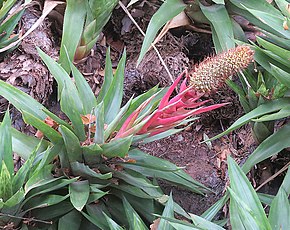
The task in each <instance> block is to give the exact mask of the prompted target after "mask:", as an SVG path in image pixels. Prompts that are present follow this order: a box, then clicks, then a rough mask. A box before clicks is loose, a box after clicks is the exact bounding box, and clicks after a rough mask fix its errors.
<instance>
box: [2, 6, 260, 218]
mask: <svg viewBox="0 0 290 230" xmlns="http://www.w3.org/2000/svg"><path fill="white" fill-rule="evenodd" d="M141 2H142V3H140V4H139V5H137V6H136V7H135V8H134V9H131V13H132V15H133V16H134V17H135V19H136V21H137V23H138V24H139V25H140V26H141V28H142V29H143V30H146V27H147V25H148V22H149V20H150V18H151V16H152V15H153V13H154V12H155V11H156V9H157V8H158V5H156V4H155V2H154V1H151V2H152V3H147V1H144V2H145V3H144V2H143V1H141ZM37 12H39V11H37V10H28V11H26V13H25V16H24V18H23V19H22V23H23V28H24V30H25V29H28V28H29V26H30V23H33V21H35V20H36V19H37V18H38V17H39V15H38V13H37ZM56 27H57V25H55V24H54V23H52V22H51V21H49V20H46V21H45V23H44V24H43V25H42V26H41V27H39V28H38V29H37V30H35V31H34V32H33V34H31V35H30V37H28V38H27V39H25V40H24V41H23V42H22V43H21V45H20V46H19V47H18V48H17V49H16V50H15V51H13V52H12V53H10V54H9V55H8V56H6V57H5V59H4V60H2V61H1V63H0V79H2V80H5V81H7V82H9V83H11V84H12V85H15V86H17V87H18V88H19V89H21V90H23V91H24V92H26V93H29V94H30V95H32V96H33V97H34V98H36V99H37V100H38V101H40V102H41V103H43V104H45V105H46V106H48V107H50V108H52V110H54V111H57V110H58V107H57V103H56V101H55V93H56V85H55V83H54V82H53V80H52V77H51V76H50V74H49V72H48V70H47V69H46V67H45V66H44V65H43V64H42V62H41V61H40V58H39V57H38V56H37V55H36V50H35V48H34V45H35V44H36V45H37V46H40V47H41V48H42V49H43V50H44V51H45V52H46V53H48V54H49V55H50V56H52V57H54V58H56V57H57V53H58V51H59V45H60V44H59V33H58V32H57V29H55V28H56ZM58 29H59V28H58ZM142 41H143V36H142V35H141V34H140V32H139V31H138V30H137V28H136V27H135V26H134V25H133V24H132V23H131V22H130V21H129V18H128V17H127V16H126V15H125V13H124V12H123V11H122V10H121V9H118V8H117V9H116V10H115V11H114V13H113V16H112V18H111V20H110V22H109V23H108V24H107V26H106V27H105V30H104V34H103V39H102V40H101V41H100V42H99V43H98V44H97V45H96V46H95V48H94V52H93V53H92V54H91V55H90V56H89V57H87V58H86V59H85V60H83V61H82V62H81V63H78V67H79V69H80V70H81V71H82V72H83V74H84V76H85V77H86V79H87V80H88V82H89V83H90V85H91V87H92V89H93V91H94V92H95V94H96V95H97V94H98V92H99V90H100V86H101V84H102V79H103V75H104V74H103V73H104V71H103V70H104V63H105V53H106V46H110V47H111V51H112V52H111V58H112V61H113V66H114V67H116V65H117V63H118V61H119V59H120V56H121V54H122V52H123V49H124V47H126V51H127V64H126V72H125V92H124V101H126V100H128V99H129V98H130V97H131V96H132V95H135V96H137V95H139V94H141V93H143V92H145V91H147V90H148V89H150V88H152V87H153V86H155V85H156V84H160V86H168V85H170V83H171V79H170V78H169V76H168V74H167V72H166V71H165V69H164V67H163V66H162V64H161V61H160V60H159V58H158V56H157V54H156V53H155V51H153V50H150V51H149V52H148V53H147V54H146V56H145V57H144V59H143V61H142V62H141V64H140V65H139V66H138V67H136V61H137V58H138V55H139V53H140V49H141V45H142ZM212 47H213V43H212V40H211V35H210V34H203V33H196V32H194V31H189V30H186V29H185V28H179V29H176V30H173V31H170V32H169V33H167V34H166V36H165V37H164V38H163V39H161V41H160V42H159V43H158V44H157V48H158V50H159V52H160V54H161V56H162V57H163V59H164V61H165V63H166V65H167V66H168V68H169V70H170V72H171V74H172V75H173V76H174V77H177V76H178V74H180V73H181V72H182V71H183V70H184V69H185V68H188V67H189V68H190V67H191V66H192V65H193V64H194V63H197V62H198V61H200V60H202V59H203V58H205V57H206V56H209V55H211V54H212V53H213V48H212ZM209 97H210V98H211V99H212V103H221V102H229V103H230V104H229V105H228V106H225V107H224V108H222V109H219V110H216V111H214V112H211V113H208V114H206V115H202V116H201V118H200V119H199V120H198V121H197V122H196V123H195V124H194V125H193V126H192V127H191V128H189V129H187V130H185V131H183V132H181V133H178V134H175V135H173V136H171V137H168V138H165V139H163V140H160V141H156V142H153V143H150V144H146V145H142V146H140V148H141V149H142V150H144V151H146V152H148V153H150V154H152V155H154V156H158V157H161V158H163V159H167V160H169V161H171V162H173V163H175V164H176V165H178V166H183V167H185V171H186V172H187V173H188V174H189V175H191V176H192V177H193V178H194V179H196V180H197V181H199V182H201V183H203V184H204V185H206V186H208V187H209V188H210V189H212V191H213V193H209V194H207V196H201V195H196V194H193V193H191V192H188V191H186V190H183V189H181V188H176V187H172V186H169V185H168V184H166V183H165V182H161V184H162V187H163V189H164V191H165V192H166V193H167V194H169V193H170V191H173V195H174V200H175V201H176V202H177V203H179V204H180V205H181V206H182V207H183V208H184V209H185V210H187V211H189V212H191V213H194V214H201V213H203V212H204V211H205V210H206V209H207V208H209V207H210V206H211V205H212V204H213V203H215V202H216V201H217V200H218V199H219V198H220V197H221V196H222V195H223V192H224V191H225V186H226V183H227V171H226V168H227V167H226V163H225V160H226V157H227V155H229V154H230V155H232V156H233V157H234V158H235V159H236V160H237V161H239V162H241V161H244V160H245V159H246V157H247V155H248V154H249V153H251V152H252V151H253V149H254V148H255V142H254V140H253V138H252V137H251V135H249V132H250V127H249V126H245V127H243V128H241V129H239V130H237V131H236V132H233V133H231V134H229V135H227V136H225V137H222V138H220V139H219V140H216V141H213V142H211V143H208V144H205V143H203V144H201V143H200V142H202V141H203V140H204V138H205V137H206V136H208V137H213V136H215V135H216V134H218V133H220V132H222V131H223V130H225V129H226V128H227V127H229V125H230V124H231V123H233V122H234V121H235V120H236V119H237V118H238V117H239V116H241V115H242V113H243V110H242V108H241V107H240V105H239V102H238V98H237V96H236V95H235V94H234V93H233V92H232V91H231V90H230V89H229V88H227V87H225V88H223V89H221V90H220V91H218V92H217V93H216V94H215V95H210V96H209ZM0 100H1V101H0V102H1V107H0V110H1V111H0V112H4V111H5V110H6V108H7V103H5V100H4V99H3V98H2V99H0ZM14 124H16V127H17V128H18V129H25V124H24V123H23V122H21V120H20V119H19V116H17V113H15V116H14ZM17 124H18V125H17Z"/></svg>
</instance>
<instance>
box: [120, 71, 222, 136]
mask: <svg viewBox="0 0 290 230" xmlns="http://www.w3.org/2000/svg"><path fill="white" fill-rule="evenodd" d="M184 75H186V76H187V71H184V72H183V73H182V74H180V75H179V77H178V78H177V79H176V80H175V81H174V83H173V84H172V85H171V86H170V88H169V89H168V91H167V93H166V94H165V95H164V97H163V98H162V100H161V101H160V104H159V107H158V108H157V110H156V111H154V112H153V113H152V114H151V115H149V116H147V117H145V118H144V119H143V120H142V121H141V122H140V123H139V124H140V125H134V122H135V121H136V119H137V117H138V116H139V114H140V112H141V111H142V110H143V109H144V108H145V107H146V106H147V105H148V103H149V102H150V101H151V100H152V99H153V96H152V97H151V98H149V99H148V100H147V101H145V102H144V103H143V104H141V105H140V106H139V108H138V109H137V110H136V111H134V112H133V113H132V114H131V115H130V116H129V117H128V118H127V120H126V121H125V122H124V124H123V126H122V127H121V129H120V130H119V132H118V133H117V135H116V137H115V138H121V137H126V136H128V135H132V134H137V135H141V134H149V136H154V135H156V134H158V133H161V132H165V131H167V130H169V129H171V128H173V127H175V126H177V125H179V124H180V123H181V122H182V121H183V120H185V119H187V118H189V117H191V116H193V115H198V114H201V113H204V112H208V111H211V110H214V109H217V108H219V107H221V106H224V105H226V104H227V103H222V104H216V105H211V106H207V107H200V106H202V105H204V104H205V103H207V102H208V101H209V100H206V101H198V100H199V99H200V97H201V96H202V95H203V94H201V93H198V92H197V91H196V90H195V89H194V88H193V86H189V87H188V86H187V85H186V81H187V78H185V79H184V80H183V82H182V84H181V86H180V89H179V92H178V94H177V95H176V96H174V97H173V98H171V99H170V97H171V95H172V93H173V91H174V89H175V88H176V87H177V85H178V83H179V82H180V80H181V79H182V77H183V76H184Z"/></svg>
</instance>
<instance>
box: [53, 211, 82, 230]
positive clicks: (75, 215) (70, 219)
mask: <svg viewBox="0 0 290 230" xmlns="http://www.w3.org/2000/svg"><path fill="white" fill-rule="evenodd" d="M81 222H82V215H81V214H80V213H79V212H78V211H76V210H72V211H70V212H69V213H67V214H66V215H64V216H63V217H61V218H60V219H59V221H58V229H63V230H79V229H80V226H81Z"/></svg>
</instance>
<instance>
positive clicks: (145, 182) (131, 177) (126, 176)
mask: <svg viewBox="0 0 290 230" xmlns="http://www.w3.org/2000/svg"><path fill="white" fill-rule="evenodd" d="M114 177H116V178H119V179H122V180H123V181H125V182H127V183H128V184H131V185H133V186H136V187H139V188H142V189H143V188H157V187H158V186H155V185H153V184H152V182H151V181H150V180H149V179H147V178H146V177H144V176H143V175H142V174H140V173H137V172H134V171H129V170H126V171H122V172H121V171H120V172H114Z"/></svg>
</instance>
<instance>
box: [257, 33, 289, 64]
mask: <svg viewBox="0 0 290 230" xmlns="http://www.w3.org/2000/svg"><path fill="white" fill-rule="evenodd" d="M257 42H258V43H259V45H261V46H263V47H264V48H265V49H267V50H270V51H271V52H273V53H274V54H276V55H278V56H280V57H281V58H283V59H285V60H288V61H289V58H290V51H289V50H286V49H284V48H281V47H280V46H278V45H276V44H274V43H271V42H268V41H267V40H265V39H263V38H260V37H257Z"/></svg>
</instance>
